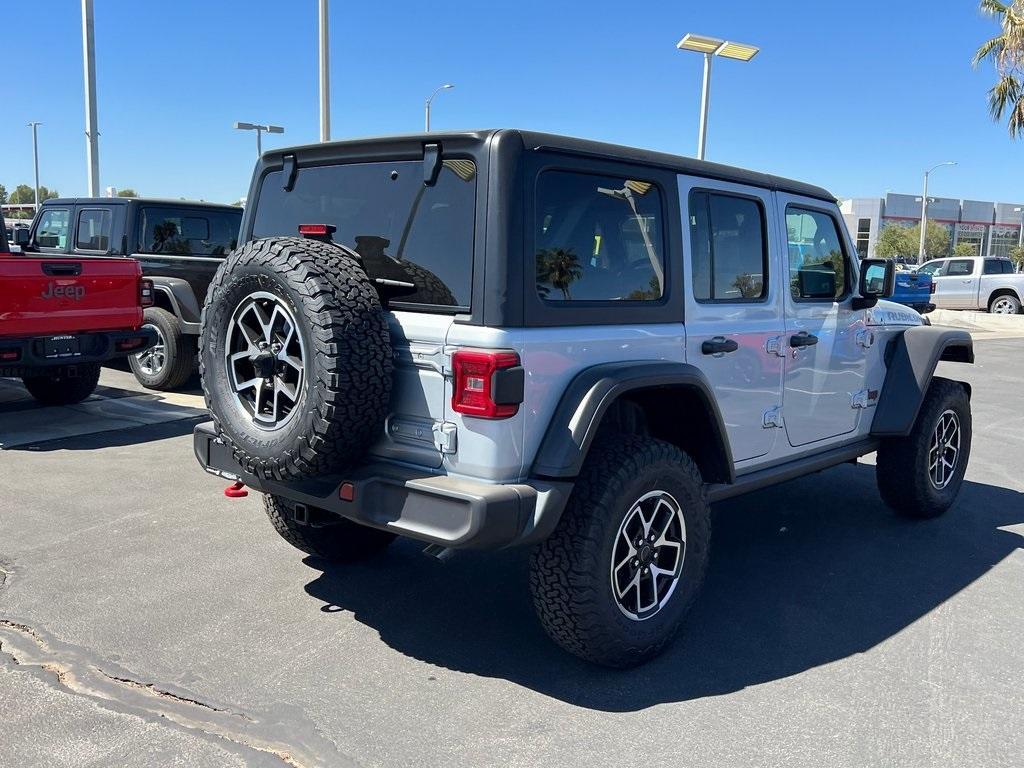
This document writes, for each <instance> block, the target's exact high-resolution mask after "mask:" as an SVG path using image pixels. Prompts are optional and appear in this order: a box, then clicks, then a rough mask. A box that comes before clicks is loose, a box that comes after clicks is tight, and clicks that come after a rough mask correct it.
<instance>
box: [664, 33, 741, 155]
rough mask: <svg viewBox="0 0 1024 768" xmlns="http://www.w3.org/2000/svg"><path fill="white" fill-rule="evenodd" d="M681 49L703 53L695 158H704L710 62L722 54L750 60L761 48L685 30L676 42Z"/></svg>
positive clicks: (729, 57) (739, 59)
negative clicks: (702, 79)
mask: <svg viewBox="0 0 1024 768" xmlns="http://www.w3.org/2000/svg"><path fill="white" fill-rule="evenodd" d="M676 48H678V49H679V50H681V51H693V52H694V53H700V54H703V55H704V85H703V87H702V88H701V93H700V130H699V131H698V133H697V159H698V160H703V159H704V150H705V149H706V147H707V143H708V110H709V109H710V107H711V64H712V58H713V57H715V56H724V57H725V58H727V59H736V60H737V61H750V60H751V59H752V58H754V57H755V56H756V55H757V54H758V51H760V50H761V49H760V48H758V47H757V46H754V45H747V44H746V43H736V42H732V41H731V40H719V39H718V38H717V37H705V36H704V35H695V34H693V33H692V32H687V33H686V34H685V35H683V39H682V40H680V41H679V42H678V43H676Z"/></svg>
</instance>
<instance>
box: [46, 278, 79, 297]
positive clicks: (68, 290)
mask: <svg viewBox="0 0 1024 768" xmlns="http://www.w3.org/2000/svg"><path fill="white" fill-rule="evenodd" d="M39 295H40V296H42V297H43V298H44V299H74V300H75V301H81V300H82V297H83V296H85V286H84V285H57V284H56V283H54V282H53V281H52V280H51V281H50V282H49V283H47V284H46V290H45V291H43V292H42V293H41V294H39Z"/></svg>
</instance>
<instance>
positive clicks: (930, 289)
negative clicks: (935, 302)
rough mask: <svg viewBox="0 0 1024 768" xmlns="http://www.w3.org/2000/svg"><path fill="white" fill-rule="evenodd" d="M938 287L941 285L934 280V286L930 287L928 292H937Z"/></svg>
mask: <svg viewBox="0 0 1024 768" xmlns="http://www.w3.org/2000/svg"><path fill="white" fill-rule="evenodd" d="M938 287H939V286H937V285H936V284H935V281H934V280H933V281H932V287H931V288H929V289H928V293H935V289H936V288H938Z"/></svg>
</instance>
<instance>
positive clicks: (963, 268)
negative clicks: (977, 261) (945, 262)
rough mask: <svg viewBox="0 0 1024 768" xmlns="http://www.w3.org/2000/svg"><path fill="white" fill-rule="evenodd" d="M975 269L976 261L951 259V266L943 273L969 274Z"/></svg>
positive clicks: (950, 274)
mask: <svg viewBox="0 0 1024 768" xmlns="http://www.w3.org/2000/svg"><path fill="white" fill-rule="evenodd" d="M973 271H974V261H973V260H971V259H950V261H949V268H948V269H946V270H945V271H943V273H942V274H944V275H949V276H950V277H952V276H954V275H960V276H961V277H962V276H964V275H969V274H971V273H972V272H973Z"/></svg>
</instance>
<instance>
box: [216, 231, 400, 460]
mask: <svg viewBox="0 0 1024 768" xmlns="http://www.w3.org/2000/svg"><path fill="white" fill-rule="evenodd" d="M199 347H200V373H201V375H202V383H203V393H204V395H205V396H206V405H207V407H208V408H209V409H210V413H211V414H212V416H213V420H214V423H215V425H216V428H217V431H218V432H219V433H220V435H221V437H222V438H223V439H224V441H225V442H226V443H227V444H228V445H229V446H230V447H231V449H232V452H233V454H234V456H235V459H236V460H237V461H238V462H239V463H240V464H241V466H242V467H243V468H244V469H245V470H246V471H247V472H250V473H251V474H254V475H256V476H257V477H261V478H267V479H289V478H292V479H296V478H302V477H311V476H314V475H322V474H327V473H332V472H338V471H340V470H342V469H344V468H345V467H346V466H348V465H350V464H352V463H353V462H354V461H356V460H357V459H358V458H359V457H360V455H361V454H362V453H363V452H364V451H365V450H366V449H367V448H368V447H369V446H370V445H371V444H372V443H373V442H374V441H375V440H376V439H377V437H378V436H379V434H380V433H381V430H382V429H383V424H384V418H385V416H386V415H387V412H388V400H389V398H390V395H391V374H392V357H391V355H392V353H391V339H390V335H389V332H388V323H387V318H386V317H385V314H384V310H383V308H382V306H381V302H380V298H379V297H378V295H377V292H376V291H375V290H374V288H373V287H372V286H371V285H370V282H369V280H368V278H367V276H366V273H365V272H364V271H363V269H362V266H361V265H360V263H359V261H358V260H357V258H355V257H354V256H353V255H352V254H351V253H350V252H349V251H346V250H345V249H343V248H340V247H338V246H335V245H332V244H330V243H322V242H318V241H313V240H303V239H300V238H294V237H278V238H267V239H265V240H255V241H252V242H250V243H247V244H246V245H244V246H243V247H242V248H240V249H238V250H237V251H235V252H233V253H232V254H231V255H230V256H229V257H228V258H227V259H226V260H225V261H224V263H223V264H222V265H221V266H220V268H219V269H218V270H217V274H216V275H215V276H214V279H213V282H212V283H211V284H210V290H209V293H208V294H207V298H206V306H205V307H204V308H203V316H202V328H201V335H200V344H199Z"/></svg>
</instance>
